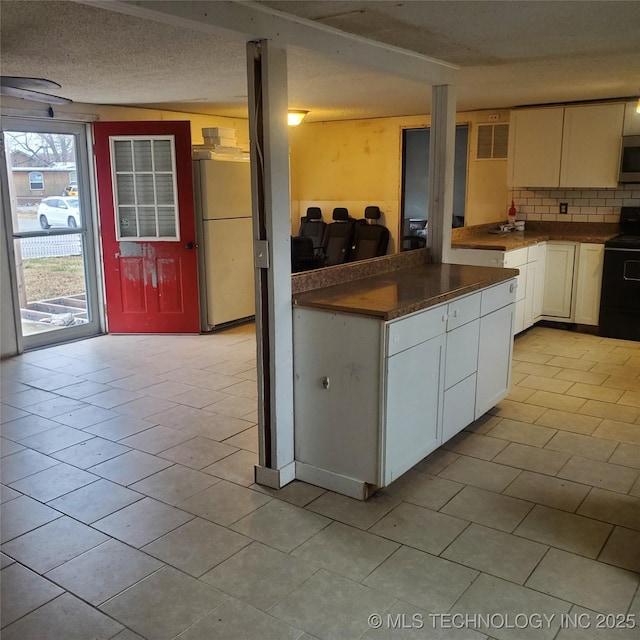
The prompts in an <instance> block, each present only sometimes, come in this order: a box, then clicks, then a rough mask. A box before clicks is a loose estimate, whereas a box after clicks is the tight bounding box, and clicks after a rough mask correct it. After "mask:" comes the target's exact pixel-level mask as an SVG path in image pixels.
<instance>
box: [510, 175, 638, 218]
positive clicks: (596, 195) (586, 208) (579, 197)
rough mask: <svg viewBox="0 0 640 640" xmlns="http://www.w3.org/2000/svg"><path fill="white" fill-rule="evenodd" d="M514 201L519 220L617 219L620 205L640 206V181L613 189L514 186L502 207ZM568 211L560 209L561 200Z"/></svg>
mask: <svg viewBox="0 0 640 640" xmlns="http://www.w3.org/2000/svg"><path fill="white" fill-rule="evenodd" d="M511 200H513V201H514V202H515V205H516V210H517V212H518V215H517V217H518V219H520V220H543V221H549V222H619V221H620V207H629V206H640V184H625V185H619V186H618V187H616V188H612V189H548V188H544V187H540V188H535V187H529V188H527V189H524V188H515V189H512V190H511V191H510V192H509V200H508V203H507V207H506V208H505V219H506V217H507V215H506V214H507V208H508V206H509V204H511ZM565 202H566V203H567V205H568V212H567V213H566V214H564V213H560V203H565Z"/></svg>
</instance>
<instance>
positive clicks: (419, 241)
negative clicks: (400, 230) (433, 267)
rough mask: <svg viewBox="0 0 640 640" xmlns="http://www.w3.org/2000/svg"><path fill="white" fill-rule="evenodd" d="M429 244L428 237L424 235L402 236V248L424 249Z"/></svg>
mask: <svg viewBox="0 0 640 640" xmlns="http://www.w3.org/2000/svg"><path fill="white" fill-rule="evenodd" d="M426 246H427V239H426V238H423V237H422V236H404V237H403V238H402V250H403V251H411V249H424V248H425V247H426Z"/></svg>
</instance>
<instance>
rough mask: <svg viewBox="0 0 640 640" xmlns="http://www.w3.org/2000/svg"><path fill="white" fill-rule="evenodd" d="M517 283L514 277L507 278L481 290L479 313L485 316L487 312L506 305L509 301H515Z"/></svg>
mask: <svg viewBox="0 0 640 640" xmlns="http://www.w3.org/2000/svg"><path fill="white" fill-rule="evenodd" d="M516 291H517V283H516V280H515V279H512V280H507V281H506V282H501V283H500V284H496V285H495V286H493V287H490V288H489V289H486V290H485V291H483V292H482V302H481V303H480V315H481V316H486V315H487V314H488V313H491V312H492V311H495V310H496V309H501V308H502V307H506V306H507V305H508V304H510V303H511V302H515V299H516Z"/></svg>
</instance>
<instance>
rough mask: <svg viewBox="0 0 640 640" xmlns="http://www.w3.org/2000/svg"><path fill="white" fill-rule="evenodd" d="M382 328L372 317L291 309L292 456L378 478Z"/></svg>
mask: <svg viewBox="0 0 640 640" xmlns="http://www.w3.org/2000/svg"><path fill="white" fill-rule="evenodd" d="M382 332H383V324H382V323H381V322H380V321H379V320H377V319H375V318H367V317H365V316H356V315H353V314H340V313H328V312H325V311H321V310H317V309H304V308H301V307H296V308H294V312H293V339H294V342H293V347H294V361H293V364H294V404H295V407H294V411H295V414H294V415H295V456H296V460H298V461H300V462H303V463H306V464H309V465H312V466H314V467H317V468H319V469H324V470H327V471H330V472H333V473H336V474H339V475H341V476H347V477H349V478H354V479H357V480H362V481H364V482H369V483H371V484H378V482H379V480H380V477H379V473H380V464H379V442H380V423H381V415H382V414H381V405H382V403H381V400H380V387H381V382H380V381H381V378H382V375H383V364H382V362H383V361H382V358H381V355H380V345H381V343H382Z"/></svg>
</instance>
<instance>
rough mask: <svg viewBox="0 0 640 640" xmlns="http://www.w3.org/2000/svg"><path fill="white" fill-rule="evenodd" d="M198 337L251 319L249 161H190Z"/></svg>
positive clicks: (251, 244)
mask: <svg viewBox="0 0 640 640" xmlns="http://www.w3.org/2000/svg"><path fill="white" fill-rule="evenodd" d="M193 165H194V166H193V171H194V183H195V184H194V186H195V201H196V228H197V233H198V247H199V250H198V260H199V277H200V320H201V329H202V331H212V330H213V329H216V328H219V327H221V326H224V325H226V324H228V323H232V322H237V321H239V320H244V319H247V318H251V317H253V316H254V315H255V294H254V263H253V221H252V217H251V173H250V167H249V161H248V159H244V158H237V159H231V158H230V159H229V160H227V159H225V160H220V159H215V160H214V159H210V160H194V162H193Z"/></svg>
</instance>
